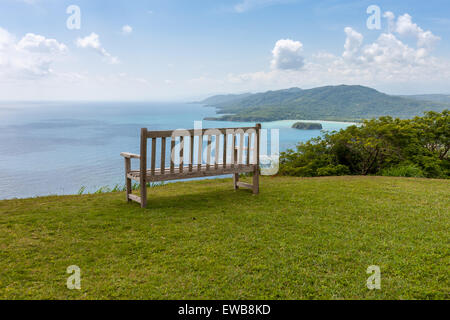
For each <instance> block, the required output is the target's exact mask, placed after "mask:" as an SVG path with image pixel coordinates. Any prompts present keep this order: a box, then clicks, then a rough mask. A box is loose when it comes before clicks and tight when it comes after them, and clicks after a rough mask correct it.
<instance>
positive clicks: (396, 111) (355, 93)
mask: <svg viewBox="0 0 450 320" xmlns="http://www.w3.org/2000/svg"><path fill="white" fill-rule="evenodd" d="M428 97H429V98H428ZM420 98H424V99H429V100H434V101H428V100H427V101H423V100H420ZM202 103H203V104H205V105H207V106H212V107H215V108H216V109H217V112H218V113H219V114H223V116H221V117H216V118H208V120H224V121H245V122H265V121H276V120H294V119H299V120H331V121H333V120H334V121H355V122H357V121H361V120H363V119H372V118H378V117H382V116H391V117H394V118H395V117H397V118H401V119H409V118H412V117H415V116H420V115H421V114H423V113H424V112H425V111H436V112H441V111H443V110H444V109H449V108H450V99H446V98H445V96H442V95H439V96H425V97H424V96H419V97H417V96H414V97H411V98H409V97H404V96H403V97H401V96H391V95H387V94H384V93H381V92H379V91H377V90H375V89H372V88H368V87H363V86H346V85H341V86H327V87H320V88H314V89H309V90H302V89H299V88H291V89H287V90H278V91H268V92H264V93H256V94H243V95H222V96H215V97H211V98H208V99H206V100H204V101H202Z"/></svg>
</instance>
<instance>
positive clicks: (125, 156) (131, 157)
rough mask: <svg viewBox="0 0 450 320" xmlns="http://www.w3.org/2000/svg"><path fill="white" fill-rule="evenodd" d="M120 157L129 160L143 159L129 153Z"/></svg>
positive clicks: (124, 153)
mask: <svg viewBox="0 0 450 320" xmlns="http://www.w3.org/2000/svg"><path fill="white" fill-rule="evenodd" d="M120 155H121V156H122V157H124V158H127V159H140V158H141V156H140V155H138V154H133V153H128V152H122V153H121V154H120Z"/></svg>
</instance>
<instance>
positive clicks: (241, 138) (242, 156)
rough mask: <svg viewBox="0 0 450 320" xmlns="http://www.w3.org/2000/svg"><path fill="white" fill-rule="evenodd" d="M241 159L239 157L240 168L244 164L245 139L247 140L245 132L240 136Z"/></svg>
mask: <svg viewBox="0 0 450 320" xmlns="http://www.w3.org/2000/svg"><path fill="white" fill-rule="evenodd" d="M239 136H240V137H239V157H238V164H239V167H240V166H242V164H243V163H244V139H245V135H244V132H241V134H240V135H239Z"/></svg>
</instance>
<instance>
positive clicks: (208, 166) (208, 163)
mask: <svg viewBox="0 0 450 320" xmlns="http://www.w3.org/2000/svg"><path fill="white" fill-rule="evenodd" d="M211 140H212V136H211V135H210V134H209V135H208V147H207V151H206V152H207V154H206V170H209V169H210V168H211V144H212V143H211Z"/></svg>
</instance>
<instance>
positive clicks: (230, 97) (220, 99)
mask: <svg viewBox="0 0 450 320" xmlns="http://www.w3.org/2000/svg"><path fill="white" fill-rule="evenodd" d="M251 95H252V94H251V93H243V94H224V95H217V96H213V97H210V98H207V99H205V100H203V101H200V102H198V103H200V104H206V105H214V104H219V103H227V102H233V101H236V100H239V99H243V98H247V97H249V96H251Z"/></svg>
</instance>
